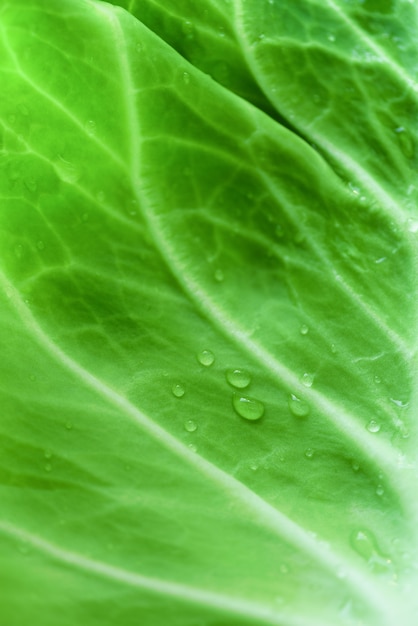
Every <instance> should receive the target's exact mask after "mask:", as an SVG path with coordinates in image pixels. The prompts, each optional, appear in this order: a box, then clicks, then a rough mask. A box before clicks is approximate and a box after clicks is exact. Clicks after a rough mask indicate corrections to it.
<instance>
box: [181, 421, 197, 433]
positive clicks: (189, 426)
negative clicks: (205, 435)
mask: <svg viewBox="0 0 418 626" xmlns="http://www.w3.org/2000/svg"><path fill="white" fill-rule="evenodd" d="M184 429H185V430H187V432H188V433H194V432H195V431H196V430H197V424H196V422H195V421H194V420H186V421H185V422H184Z"/></svg>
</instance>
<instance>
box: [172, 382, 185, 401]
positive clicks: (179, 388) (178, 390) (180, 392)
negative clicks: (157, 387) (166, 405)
mask: <svg viewBox="0 0 418 626" xmlns="http://www.w3.org/2000/svg"><path fill="white" fill-rule="evenodd" d="M171 393H172V394H173V396H174V397H175V398H182V397H183V396H184V394H185V393H186V391H185V389H184V387H183V385H180V384H178V383H176V384H175V385H173V386H172V387H171Z"/></svg>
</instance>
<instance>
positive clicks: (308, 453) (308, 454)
mask: <svg viewBox="0 0 418 626" xmlns="http://www.w3.org/2000/svg"><path fill="white" fill-rule="evenodd" d="M314 454H315V450H313V448H306V450H305V456H306V458H307V459H312V458H313V456H314Z"/></svg>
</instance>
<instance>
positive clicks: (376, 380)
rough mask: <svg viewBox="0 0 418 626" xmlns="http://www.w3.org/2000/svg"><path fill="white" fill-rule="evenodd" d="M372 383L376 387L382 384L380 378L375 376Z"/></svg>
mask: <svg viewBox="0 0 418 626" xmlns="http://www.w3.org/2000/svg"><path fill="white" fill-rule="evenodd" d="M374 382H375V383H376V385H380V383H381V382H382V379H381V378H380V376H375V377H374Z"/></svg>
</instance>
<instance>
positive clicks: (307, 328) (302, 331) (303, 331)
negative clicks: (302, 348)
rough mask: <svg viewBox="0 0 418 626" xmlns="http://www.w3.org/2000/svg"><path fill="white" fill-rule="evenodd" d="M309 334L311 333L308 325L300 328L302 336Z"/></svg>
mask: <svg viewBox="0 0 418 626" xmlns="http://www.w3.org/2000/svg"><path fill="white" fill-rule="evenodd" d="M308 332H309V327H308V326H307V325H306V324H302V326H301V327H300V334H301V335H307V334H308Z"/></svg>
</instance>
